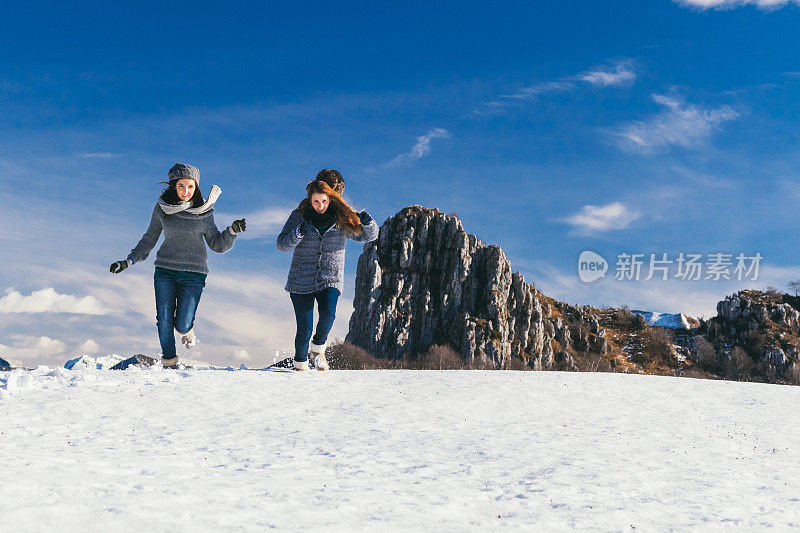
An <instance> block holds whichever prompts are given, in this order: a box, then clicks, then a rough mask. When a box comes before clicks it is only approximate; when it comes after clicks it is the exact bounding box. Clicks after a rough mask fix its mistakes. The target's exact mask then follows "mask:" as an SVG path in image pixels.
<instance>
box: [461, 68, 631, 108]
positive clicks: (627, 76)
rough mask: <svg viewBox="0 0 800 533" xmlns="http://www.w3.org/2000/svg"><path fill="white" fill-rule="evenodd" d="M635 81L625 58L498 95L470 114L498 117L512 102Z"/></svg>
mask: <svg viewBox="0 0 800 533" xmlns="http://www.w3.org/2000/svg"><path fill="white" fill-rule="evenodd" d="M634 81H636V69H635V65H634V62H633V60H631V59H625V60H621V61H617V62H616V63H614V64H611V65H604V66H598V67H592V68H590V69H588V70H585V71H583V72H579V73H577V74H574V75H572V76H566V77H564V78H559V79H557V80H554V81H546V82H542V83H536V84H534V85H530V86H528V87H523V88H521V89H519V90H518V91H515V92H513V93H510V94H501V95H499V96H498V97H497V98H496V99H495V100H492V101H490V102H486V103H485V104H483V105H481V106H480V107H478V108H477V109H474V110H473V111H472V115H473V116H487V115H500V114H503V113H505V108H506V107H507V106H509V105H511V104H513V103H515V102H523V101H527V100H533V99H535V98H537V97H539V96H544V95H547V94H556V93H565V92H570V91H574V90H576V89H578V88H579V87H581V86H586V85H590V86H594V87H611V86H619V85H624V84H628V83H633V82H634Z"/></svg>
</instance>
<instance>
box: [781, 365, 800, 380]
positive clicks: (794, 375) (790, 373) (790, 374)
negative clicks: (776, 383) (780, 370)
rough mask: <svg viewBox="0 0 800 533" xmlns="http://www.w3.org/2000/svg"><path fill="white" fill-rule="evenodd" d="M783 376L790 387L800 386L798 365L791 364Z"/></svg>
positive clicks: (799, 368)
mask: <svg viewBox="0 0 800 533" xmlns="http://www.w3.org/2000/svg"><path fill="white" fill-rule="evenodd" d="M784 375H785V378H786V381H787V382H789V383H791V384H792V385H800V363H792V366H790V367H789V368H787V369H786V373H785V374H784Z"/></svg>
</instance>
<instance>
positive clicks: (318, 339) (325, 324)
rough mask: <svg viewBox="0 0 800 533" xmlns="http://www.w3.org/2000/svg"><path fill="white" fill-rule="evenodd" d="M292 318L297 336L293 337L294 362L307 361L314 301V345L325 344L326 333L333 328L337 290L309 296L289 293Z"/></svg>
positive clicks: (337, 296)
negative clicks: (315, 309)
mask: <svg viewBox="0 0 800 533" xmlns="http://www.w3.org/2000/svg"><path fill="white" fill-rule="evenodd" d="M289 296H290V297H291V298H292V305H293V306H294V316H295V318H296V319H297V335H295V337H294V360H295V361H308V341H310V340H311V331H312V329H313V328H314V300H316V301H317V308H318V309H319V321H318V322H317V331H316V332H315V333H314V344H325V341H327V340H328V333H330V332H331V328H332V327H333V320H334V319H335V318H336V303H337V302H338V301H339V289H335V288H333V287H328V288H327V289H324V290H321V291H318V292H312V293H311V294H297V293H295V292H290V293H289Z"/></svg>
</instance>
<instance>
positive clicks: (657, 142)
mask: <svg viewBox="0 0 800 533" xmlns="http://www.w3.org/2000/svg"><path fill="white" fill-rule="evenodd" d="M652 98H653V101H654V102H656V103H657V104H658V105H660V106H662V107H663V108H664V110H663V111H662V112H661V113H659V114H658V115H656V116H654V117H653V118H651V119H650V120H647V121H635V122H631V123H628V124H625V125H623V126H622V127H621V128H620V129H619V130H618V131H616V132H614V135H615V136H616V137H617V140H618V142H619V144H620V147H621V148H624V149H633V150H636V151H641V152H651V151H654V150H657V149H660V148H665V147H669V146H681V147H683V148H700V147H702V146H703V145H704V144H705V141H706V140H707V139H708V138H709V137H710V136H711V134H712V133H713V132H714V131H716V130H717V129H718V128H719V126H720V125H721V124H722V123H724V122H728V121H731V120H734V119H736V118H738V117H739V113H737V112H736V111H734V110H733V109H731V108H730V107H728V106H722V107H718V108H716V109H704V108H702V107H700V106H696V105H692V104H687V103H685V102H683V101H682V100H680V99H677V98H670V97H668V96H664V95H660V94H654V95H653V96H652Z"/></svg>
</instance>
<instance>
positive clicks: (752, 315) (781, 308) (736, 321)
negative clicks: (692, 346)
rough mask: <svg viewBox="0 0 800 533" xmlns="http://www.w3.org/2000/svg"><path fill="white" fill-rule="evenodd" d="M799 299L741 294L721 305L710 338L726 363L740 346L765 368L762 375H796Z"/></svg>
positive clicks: (710, 324)
mask: <svg viewBox="0 0 800 533" xmlns="http://www.w3.org/2000/svg"><path fill="white" fill-rule="evenodd" d="M798 303H799V302H798V301H797V298H796V297H792V296H790V295H788V294H781V293H763V292H760V291H752V290H746V291H739V292H737V293H736V294H733V295H730V296H727V297H725V299H724V300H722V301H721V302H719V303H718V304H717V316H715V317H714V318H711V319H710V320H709V321H708V328H707V333H706V338H707V339H708V340H709V341H710V342H712V343H714V345H715V347H716V349H717V351H718V353H719V354H720V356H721V357H722V359H723V362H725V359H726V358H727V357H729V354H730V351H731V350H732V349H733V347H735V346H739V347H741V348H743V349H744V350H745V352H746V353H747V354H748V355H749V356H750V357H751V358H752V360H753V362H754V363H756V364H758V365H760V366H761V373H762V374H766V375H775V376H777V377H778V378H780V377H782V376H784V375H786V374H787V373H788V372H789V371H794V370H793V367H796V366H797V365H798V348H800V312H798V310H797V306H798Z"/></svg>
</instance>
